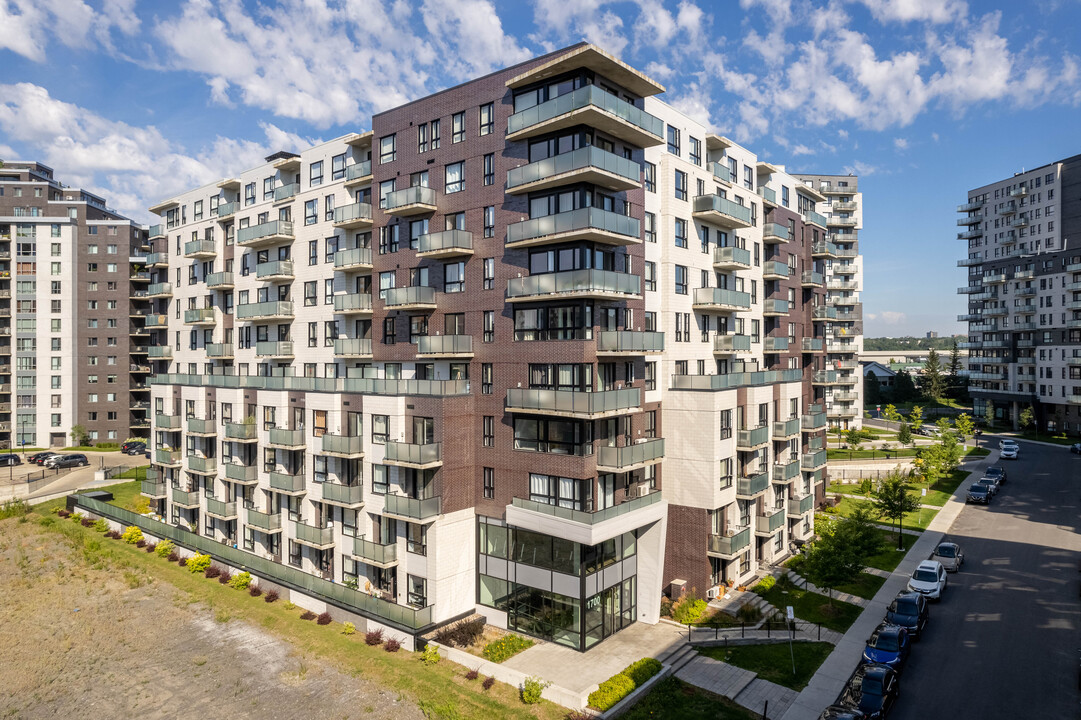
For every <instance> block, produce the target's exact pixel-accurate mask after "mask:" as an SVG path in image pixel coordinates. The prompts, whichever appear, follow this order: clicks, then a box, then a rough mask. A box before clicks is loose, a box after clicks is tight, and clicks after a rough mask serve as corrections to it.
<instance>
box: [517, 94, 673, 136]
mask: <svg viewBox="0 0 1081 720" xmlns="http://www.w3.org/2000/svg"><path fill="white" fill-rule="evenodd" d="M586 107H595V108H598V109H600V110H602V111H604V112H606V113H608V114H609V115H614V116H615V117H617V118H619V119H620V120H622V121H624V122H626V123H629V124H631V125H633V126H634V127H636V128H638V129H639V130H641V131H643V132H645V133H646V134H648V135H652V136H653V137H654V138H655V139H656V141H657V142H658V143H659V142H660V141H661V140H662V138H663V137H664V123H663V122H662V121H661V119H660V118H657V117H654V116H653V115H650V114H649V113H647V112H646V111H645V110H642V109H640V108H637V107H635V106H634V105H631V104H630V103H629V102H627V101H626V100H622V99H620V98H619V97H618V96H617V95H613V94H612V93H609V92H606V91H604V90H602V89H601V88H600V87H598V86H596V85H587V86H585V87H581V88H578V89H577V90H574V91H573V92H569V93H566V94H565V95H560V96H559V97H556V98H552V99H551V100H548V101H547V102H543V103H540V104H539V105H535V106H533V107H531V108H528V109H526V110H522V111H520V112H516V113H514V114H513V115H511V116H510V117H509V118H507V135H514V134H515V133H518V132H522V131H524V130H528V129H529V128H531V127H533V126H535V125H539V124H541V123H545V122H548V121H549V120H552V119H554V118H557V117H559V116H560V115H568V114H570V113H572V112H575V111H577V110H581V109H583V108H586Z"/></svg>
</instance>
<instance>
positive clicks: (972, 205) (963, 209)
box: [957, 201, 983, 212]
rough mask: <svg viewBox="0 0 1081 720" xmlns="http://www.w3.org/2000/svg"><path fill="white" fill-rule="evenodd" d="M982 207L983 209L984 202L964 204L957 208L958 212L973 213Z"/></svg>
mask: <svg viewBox="0 0 1081 720" xmlns="http://www.w3.org/2000/svg"><path fill="white" fill-rule="evenodd" d="M982 207H983V203H982V202H978V201H973V202H968V203H964V204H963V205H958V206H957V212H972V211H973V210H979V209H980V208H982Z"/></svg>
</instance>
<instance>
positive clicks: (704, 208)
mask: <svg viewBox="0 0 1081 720" xmlns="http://www.w3.org/2000/svg"><path fill="white" fill-rule="evenodd" d="M691 214H692V215H693V216H694V218H695V219H696V220H699V221H701V222H708V223H712V224H713V225H719V226H720V227H723V228H728V229H730V230H741V229H743V228H749V227H751V209H750V208H749V207H747V206H746V205H740V204H739V203H736V202H732V201H731V200H729V199H728V198H723V197H721V196H720V195H699V196H697V197H696V198H694V203H693V206H692V210H691Z"/></svg>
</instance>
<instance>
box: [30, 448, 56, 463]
mask: <svg viewBox="0 0 1081 720" xmlns="http://www.w3.org/2000/svg"><path fill="white" fill-rule="evenodd" d="M53 455H56V453H54V452H52V451H51V450H43V451H41V452H36V453H34V454H33V455H31V456H30V457H28V458H26V462H28V463H32V464H34V465H40V464H41V463H43V462H45V461H46V460H47V459H49V458H50V457H52V456H53Z"/></svg>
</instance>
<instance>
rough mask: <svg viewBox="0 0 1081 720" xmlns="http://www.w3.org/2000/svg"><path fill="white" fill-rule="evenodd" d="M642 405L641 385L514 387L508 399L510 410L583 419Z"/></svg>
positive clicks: (626, 410)
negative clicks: (579, 388)
mask: <svg viewBox="0 0 1081 720" xmlns="http://www.w3.org/2000/svg"><path fill="white" fill-rule="evenodd" d="M641 407H642V391H641V390H640V389H639V388H623V389H621V390H600V391H596V392H575V391H572V390H542V389H538V388H528V389H527V388H511V389H509V390H507V401H506V409H507V411H508V412H513V413H519V414H523V415H551V416H556V417H567V418H577V419H582V420H599V419H601V418H606V417H613V416H617V415H626V414H628V413H635V412H638V411H639V410H640V409H641Z"/></svg>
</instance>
